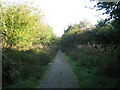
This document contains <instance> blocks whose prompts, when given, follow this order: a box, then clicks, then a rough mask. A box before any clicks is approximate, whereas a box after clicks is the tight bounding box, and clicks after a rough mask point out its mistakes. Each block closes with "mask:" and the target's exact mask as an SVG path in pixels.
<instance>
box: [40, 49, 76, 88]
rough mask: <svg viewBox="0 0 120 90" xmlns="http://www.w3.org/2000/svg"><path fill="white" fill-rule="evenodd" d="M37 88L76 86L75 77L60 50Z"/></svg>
mask: <svg viewBox="0 0 120 90" xmlns="http://www.w3.org/2000/svg"><path fill="white" fill-rule="evenodd" d="M38 88H78V83H77V79H76V77H75V75H74V74H73V72H72V69H71V66H70V65H69V64H68V62H67V61H66V60H65V57H64V55H63V53H62V52H61V51H58V53H57V55H56V57H55V59H54V60H53V63H52V64H51V65H50V68H49V70H48V71H47V72H46V74H45V76H44V77H43V79H42V80H41V82H40V85H39V86H38Z"/></svg>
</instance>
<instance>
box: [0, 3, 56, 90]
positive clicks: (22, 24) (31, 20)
mask: <svg viewBox="0 0 120 90" xmlns="http://www.w3.org/2000/svg"><path fill="white" fill-rule="evenodd" d="M0 13H1V23H2V25H1V26H2V29H0V32H2V43H3V50H2V80H3V82H2V85H3V87H12V88H18V87H19V88H23V87H24V88H25V87H35V86H36V84H37V83H38V81H39V79H41V77H42V75H43V73H44V72H45V70H46V66H48V63H49V62H50V61H51V60H52V59H53V58H54V56H55V53H56V51H57V50H56V45H55V43H54V41H55V40H57V38H56V36H55V34H54V33H53V31H52V28H51V27H50V26H49V25H47V24H45V23H44V21H43V19H42V18H43V15H42V14H41V12H40V11H39V10H38V9H37V8H33V7H30V6H28V5H26V4H24V5H23V4H22V5H21V4H4V3H2V7H1V11H0ZM49 45H50V46H49ZM51 47H52V49H50V48H51Z"/></svg>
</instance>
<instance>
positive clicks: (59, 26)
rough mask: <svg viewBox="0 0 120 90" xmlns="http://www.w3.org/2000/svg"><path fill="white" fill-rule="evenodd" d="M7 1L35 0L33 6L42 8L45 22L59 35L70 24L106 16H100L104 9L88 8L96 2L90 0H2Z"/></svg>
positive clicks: (28, 0) (32, 0)
mask: <svg viewBox="0 0 120 90" xmlns="http://www.w3.org/2000/svg"><path fill="white" fill-rule="evenodd" d="M2 1H5V2H17V3H21V2H22V3H23V2H25V1H27V2H33V4H32V6H34V7H38V8H40V9H41V12H42V14H44V15H45V17H44V18H45V22H46V23H48V24H49V25H50V26H51V27H53V30H54V32H55V33H56V34H57V36H61V35H62V34H63V32H64V29H66V28H67V26H68V25H70V24H78V23H79V22H80V21H81V20H83V19H88V20H89V21H91V23H92V24H96V23H97V20H99V19H100V18H105V17H106V16H102V15H100V16H98V15H99V14H100V13H102V11H96V10H95V9H92V10H91V9H88V8H85V6H87V7H93V6H94V5H96V3H97V2H96V1H95V2H93V1H92V2H90V0H2Z"/></svg>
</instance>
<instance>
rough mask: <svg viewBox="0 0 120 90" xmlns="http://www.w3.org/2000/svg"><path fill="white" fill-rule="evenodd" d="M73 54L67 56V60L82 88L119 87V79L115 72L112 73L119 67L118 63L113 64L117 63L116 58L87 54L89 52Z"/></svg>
mask: <svg viewBox="0 0 120 90" xmlns="http://www.w3.org/2000/svg"><path fill="white" fill-rule="evenodd" d="M71 52H72V53H73V52H74V54H70V53H71ZM71 52H70V53H67V54H65V58H66V59H67V60H68V62H69V63H70V64H71V66H72V68H73V72H74V73H75V75H76V76H77V78H78V81H79V85H80V87H81V88H115V87H117V84H118V82H119V78H118V77H117V76H116V72H115V71H111V70H114V69H113V68H115V66H117V65H116V63H113V61H114V62H115V60H114V58H110V57H107V56H105V55H93V54H87V53H88V52H87V53H85V52H83V51H79V52H75V50H74V51H71ZM72 56H73V57H72ZM76 56H77V57H76ZM74 57H75V59H74ZM110 65H111V66H110ZM116 69H117V68H116ZM112 72H113V73H112ZM111 73H112V74H111Z"/></svg>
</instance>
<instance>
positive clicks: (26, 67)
mask: <svg viewBox="0 0 120 90" xmlns="http://www.w3.org/2000/svg"><path fill="white" fill-rule="evenodd" d="M56 51H57V50H55V49H52V50H51V49H50V48H44V49H30V50H26V51H19V50H17V49H10V48H4V49H3V54H2V71H3V72H2V86H3V88H30V87H36V86H37V85H38V83H39V80H40V79H41V78H42V76H43V74H44V72H45V71H46V69H47V67H48V63H49V62H50V61H51V60H52V59H53V58H54V56H55V54H56Z"/></svg>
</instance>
